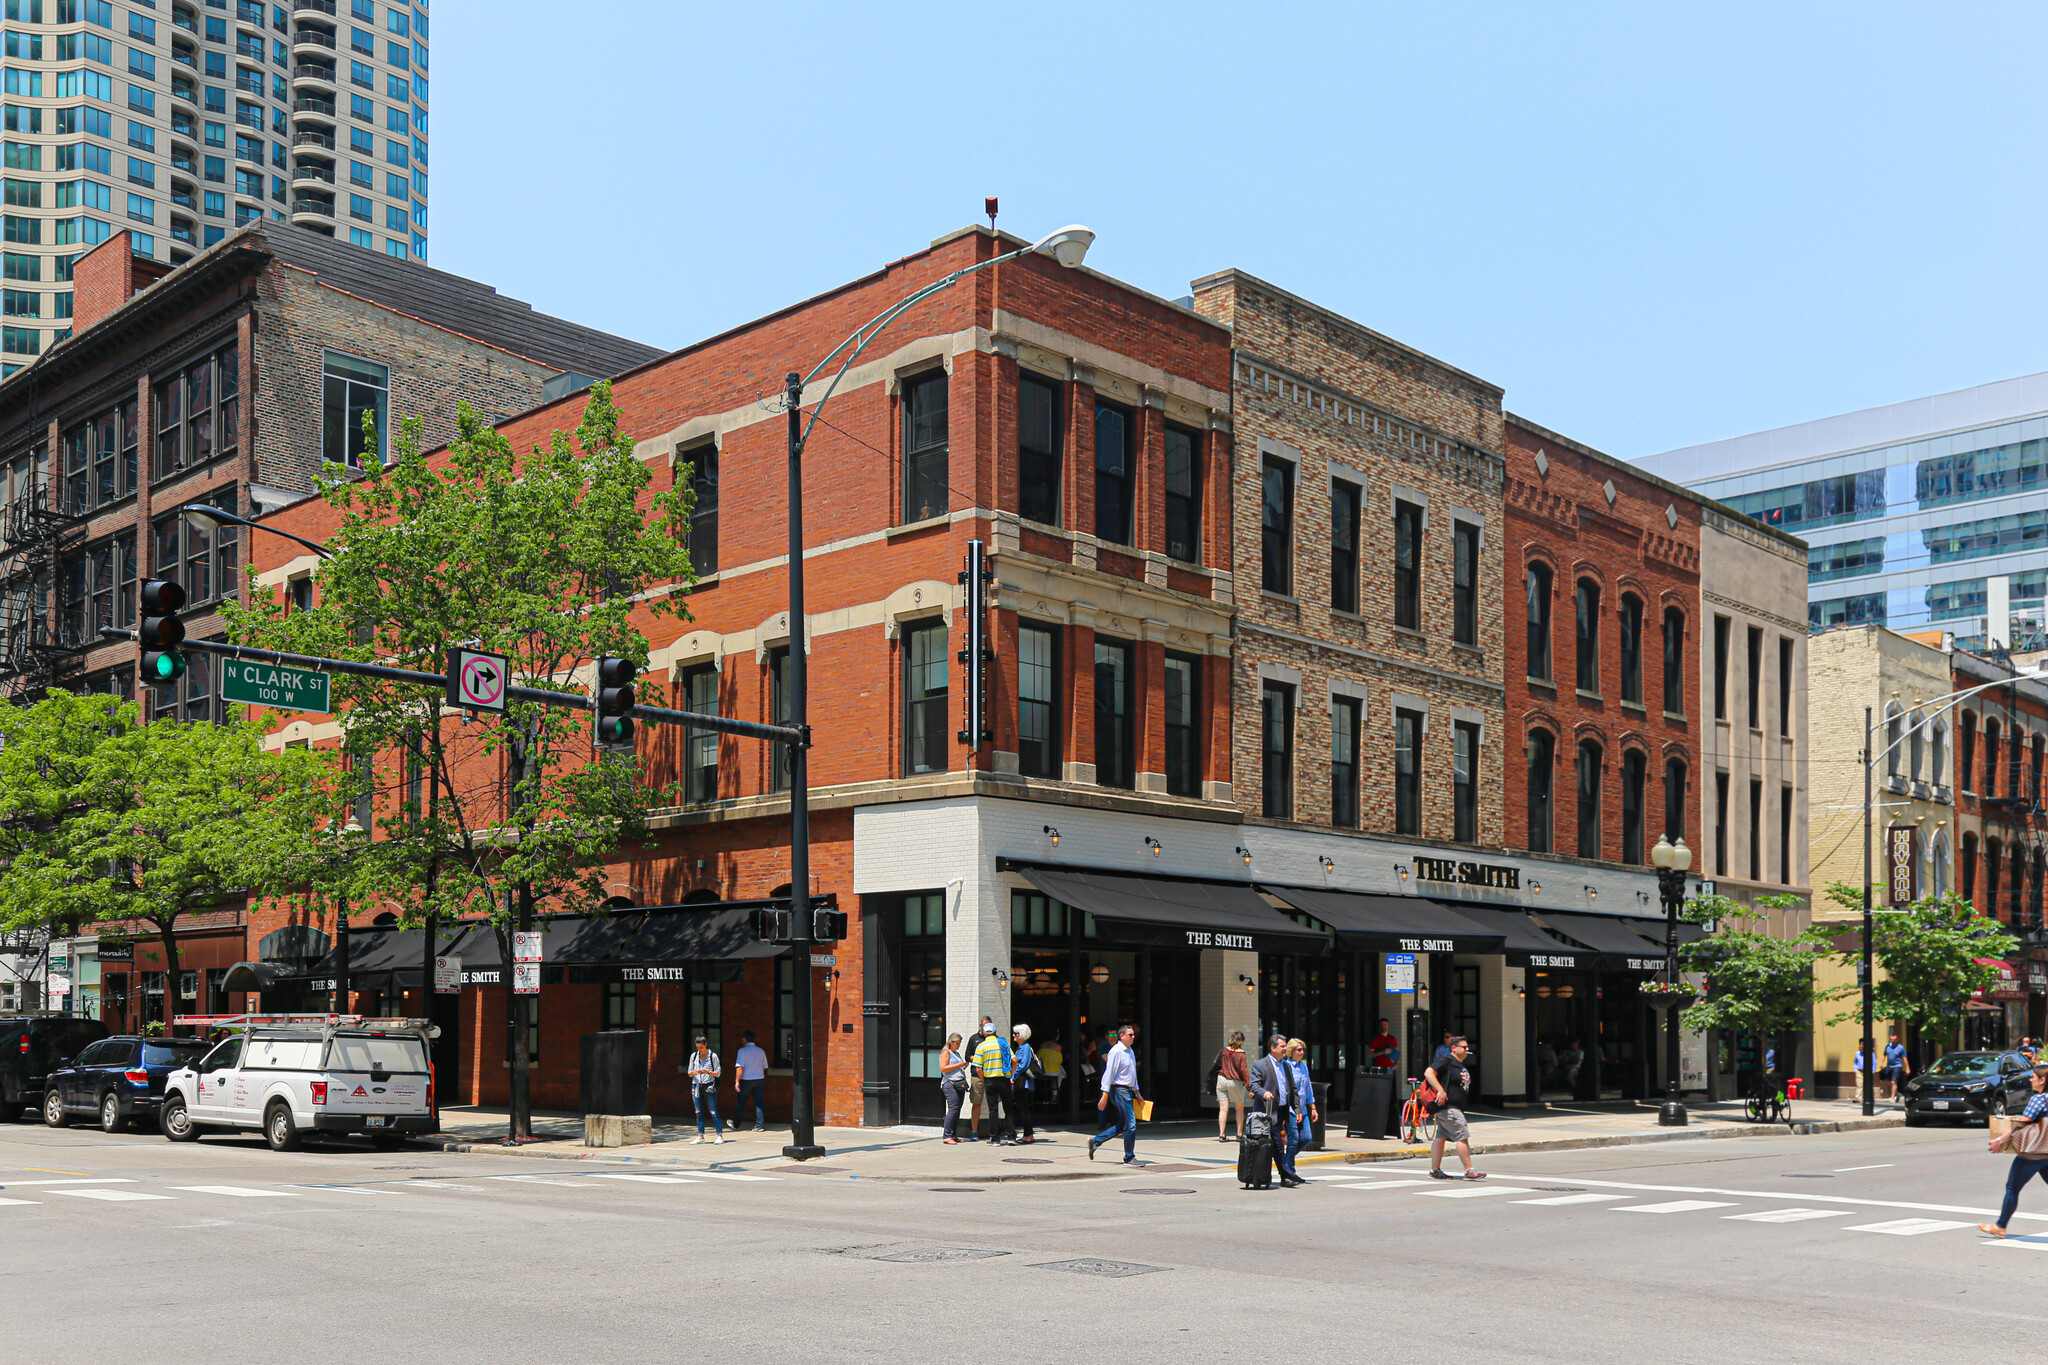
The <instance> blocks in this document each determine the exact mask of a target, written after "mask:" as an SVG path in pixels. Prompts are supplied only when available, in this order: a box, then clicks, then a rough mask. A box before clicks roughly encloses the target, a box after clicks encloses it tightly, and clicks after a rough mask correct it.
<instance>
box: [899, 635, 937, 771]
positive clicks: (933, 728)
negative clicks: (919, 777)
mask: <svg viewBox="0 0 2048 1365" xmlns="http://www.w3.org/2000/svg"><path fill="white" fill-rule="evenodd" d="M947 652H948V651H947V649H946V625H945V622H943V621H920V622H918V623H916V624H915V625H909V626H905V627H904V628H903V775H904V776H905V777H912V776H915V775H916V774H918V773H942V772H945V771H946V741H947V738H948V734H947V730H946V721H947V717H946V697H947V688H946V664H947V658H946V656H947Z"/></svg>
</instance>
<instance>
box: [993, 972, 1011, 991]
mask: <svg viewBox="0 0 2048 1365" xmlns="http://www.w3.org/2000/svg"><path fill="white" fill-rule="evenodd" d="M988 974H989V975H990V976H992V977H994V978H995V979H996V989H997V990H999V991H1006V990H1008V989H1010V974H1009V973H1008V972H1006V971H1004V970H1003V969H1002V968H1001V967H991V968H989V969H988Z"/></svg>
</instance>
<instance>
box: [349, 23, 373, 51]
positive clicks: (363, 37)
mask: <svg viewBox="0 0 2048 1365" xmlns="http://www.w3.org/2000/svg"><path fill="white" fill-rule="evenodd" d="M348 46H349V50H350V51H351V52H360V53H362V54H363V55H364V56H365V57H374V56H376V55H377V35H376V34H374V33H365V32H364V31H363V30H362V29H359V28H351V29H350V30H349V31H348Z"/></svg>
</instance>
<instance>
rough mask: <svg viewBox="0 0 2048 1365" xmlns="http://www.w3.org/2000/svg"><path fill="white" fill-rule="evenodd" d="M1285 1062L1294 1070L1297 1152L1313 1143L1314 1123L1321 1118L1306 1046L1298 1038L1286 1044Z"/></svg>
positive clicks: (1295, 1148) (1295, 1147)
mask: <svg viewBox="0 0 2048 1365" xmlns="http://www.w3.org/2000/svg"><path fill="white" fill-rule="evenodd" d="M1287 1062H1288V1065H1290V1066H1292V1067H1293V1068H1294V1079H1295V1082H1296V1084H1295V1087H1294V1093H1295V1096H1296V1103H1295V1106H1294V1123H1295V1127H1296V1128H1297V1129H1299V1130H1300V1137H1301V1140H1300V1141H1299V1142H1297V1143H1296V1144H1295V1146H1294V1150H1295V1151H1297V1152H1299V1151H1301V1150H1302V1149H1303V1148H1305V1147H1308V1146H1310V1145H1312V1144H1313V1143H1314V1142H1315V1135H1316V1129H1315V1125H1316V1121H1317V1120H1318V1119H1320V1118H1321V1117H1322V1116H1321V1115H1320V1114H1319V1113H1317V1112H1316V1084H1315V1082H1314V1081H1313V1080H1311V1079H1310V1078H1309V1074H1308V1044H1307V1043H1304V1042H1302V1041H1301V1039H1299V1038H1295V1039H1292V1040H1290V1041H1289V1042H1288V1044H1287Z"/></svg>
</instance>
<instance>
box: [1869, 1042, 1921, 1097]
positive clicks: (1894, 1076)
mask: <svg viewBox="0 0 2048 1365" xmlns="http://www.w3.org/2000/svg"><path fill="white" fill-rule="evenodd" d="M1912 1074H1913V1070H1912V1067H1911V1066H1909V1065H1908V1064H1907V1062H1906V1045H1905V1044H1904V1043H1902V1042H1900V1041H1899V1035H1898V1034H1896V1033H1894V1034H1893V1035H1892V1040H1891V1041H1890V1042H1889V1043H1886V1044H1885V1045H1884V1070H1883V1071H1880V1072H1879V1073H1878V1075H1879V1077H1881V1078H1882V1079H1883V1081H1884V1097H1885V1098H1886V1099H1888V1100H1895V1099H1897V1098H1898V1097H1899V1082H1901V1081H1903V1080H1905V1079H1906V1077H1908V1076H1910V1075H1912Z"/></svg>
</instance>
